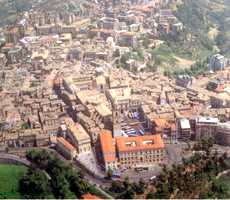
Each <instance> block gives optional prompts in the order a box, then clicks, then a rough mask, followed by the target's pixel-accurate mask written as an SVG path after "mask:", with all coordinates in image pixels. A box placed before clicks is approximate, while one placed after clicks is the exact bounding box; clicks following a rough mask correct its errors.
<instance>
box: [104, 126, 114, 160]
mask: <svg viewBox="0 0 230 200" xmlns="http://www.w3.org/2000/svg"><path fill="white" fill-rule="evenodd" d="M100 144H101V150H102V153H103V157H104V160H105V162H113V161H115V160H116V150H115V143H114V141H113V138H112V133H111V132H110V131H109V130H102V131H101V133H100Z"/></svg>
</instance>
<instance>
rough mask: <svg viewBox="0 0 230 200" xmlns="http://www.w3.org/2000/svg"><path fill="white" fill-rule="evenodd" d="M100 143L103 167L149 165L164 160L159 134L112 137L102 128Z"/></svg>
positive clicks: (163, 150)
mask: <svg viewBox="0 0 230 200" xmlns="http://www.w3.org/2000/svg"><path fill="white" fill-rule="evenodd" d="M100 145H101V152H102V157H103V160H104V166H105V169H106V170H108V168H109V167H110V168H111V169H116V168H122V169H124V168H126V169H128V168H136V167H150V166H152V165H154V164H156V163H161V162H163V161H164V157H165V146H164V143H163V140H162V138H161V135H160V134H157V135H146V136H137V137H123V136H119V137H116V138H113V137H112V133H111V132H110V131H107V130H103V131H102V132H101V134H100Z"/></svg>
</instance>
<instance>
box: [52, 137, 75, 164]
mask: <svg viewBox="0 0 230 200" xmlns="http://www.w3.org/2000/svg"><path fill="white" fill-rule="evenodd" d="M56 148H57V151H59V152H60V153H61V154H62V155H63V156H65V157H66V158H67V159H69V160H73V159H74V158H75V157H76V156H77V151H76V148H75V147H74V146H73V145H72V144H70V143H69V142H68V141H67V140H65V139H64V138H63V137H57V146H56Z"/></svg>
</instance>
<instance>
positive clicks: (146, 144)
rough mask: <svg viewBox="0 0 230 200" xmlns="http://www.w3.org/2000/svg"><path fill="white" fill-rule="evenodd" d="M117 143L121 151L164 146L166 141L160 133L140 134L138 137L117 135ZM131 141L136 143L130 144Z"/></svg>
mask: <svg viewBox="0 0 230 200" xmlns="http://www.w3.org/2000/svg"><path fill="white" fill-rule="evenodd" d="M150 142H152V143H150ZM116 143H117V149H118V151H119V152H129V151H140V150H150V149H162V148H164V143H163V140H162V138H161V135H160V134H157V135H145V136H138V137H123V136H122V137H117V138H116ZM131 143H133V144H134V145H129V144H131Z"/></svg>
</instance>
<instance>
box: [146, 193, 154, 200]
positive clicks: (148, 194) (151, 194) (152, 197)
mask: <svg viewBox="0 0 230 200" xmlns="http://www.w3.org/2000/svg"><path fill="white" fill-rule="evenodd" d="M146 199H154V193H153V192H149V193H147V195H146Z"/></svg>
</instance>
